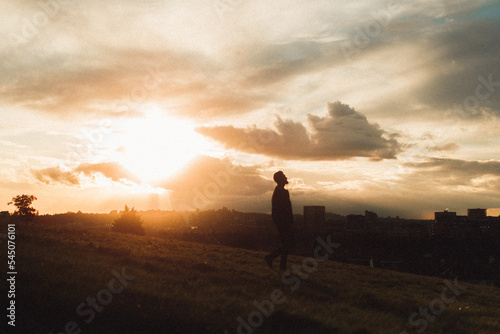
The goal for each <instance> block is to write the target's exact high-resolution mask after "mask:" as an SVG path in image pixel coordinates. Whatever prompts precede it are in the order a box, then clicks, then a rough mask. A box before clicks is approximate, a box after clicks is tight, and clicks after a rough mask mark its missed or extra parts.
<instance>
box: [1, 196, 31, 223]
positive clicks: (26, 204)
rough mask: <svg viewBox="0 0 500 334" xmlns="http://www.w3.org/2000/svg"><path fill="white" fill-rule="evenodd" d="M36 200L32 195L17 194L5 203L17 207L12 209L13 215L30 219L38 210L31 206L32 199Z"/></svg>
mask: <svg viewBox="0 0 500 334" xmlns="http://www.w3.org/2000/svg"><path fill="white" fill-rule="evenodd" d="M35 200H37V198H36V197H35V196H34V195H24V194H23V195H17V196H15V197H12V202H9V203H7V205H10V204H14V206H15V207H16V208H17V210H16V211H14V216H19V217H21V218H22V219H24V220H26V221H31V220H33V218H35V215H37V214H38V211H36V209H35V208H34V207H32V206H31V204H32V203H33V201H35Z"/></svg>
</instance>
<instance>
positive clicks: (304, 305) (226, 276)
mask: <svg viewBox="0 0 500 334" xmlns="http://www.w3.org/2000/svg"><path fill="white" fill-rule="evenodd" d="M17 247H18V254H17V262H18V266H17V270H18V273H19V274H18V278H17V279H18V285H17V289H18V294H17V304H18V312H22V314H21V313H18V316H22V323H23V324H25V325H26V328H27V329H28V330H30V331H31V332H34V333H49V332H51V331H52V332H53V333H54V334H56V333H59V332H63V331H64V326H65V324H66V323H67V322H68V321H75V322H76V323H77V324H78V326H79V328H80V329H82V333H212V332H213V333H224V330H226V329H227V331H228V332H229V333H231V334H233V333H236V332H237V327H238V322H237V320H236V319H237V318H238V317H239V316H241V317H242V318H243V319H247V318H248V315H249V314H250V313H251V312H253V311H255V310H256V308H255V306H254V305H253V301H254V300H257V301H259V302H260V301H262V300H264V299H269V298H270V295H271V292H272V291H273V290H275V289H280V290H281V291H282V292H283V293H284V295H285V297H286V299H287V300H286V302H285V303H284V304H282V305H279V306H276V308H275V310H274V312H273V314H272V315H271V316H270V317H269V318H266V319H265V321H264V323H263V325H262V326H260V327H259V328H258V329H255V330H254V333H358V334H361V333H384V334H385V333H400V332H401V331H403V330H404V329H405V328H406V329H408V328H409V324H408V318H409V316H410V314H412V313H413V312H415V311H417V310H418V308H419V307H428V305H429V303H430V302H431V301H432V300H434V299H436V298H439V297H440V294H441V291H442V289H443V287H444V285H443V281H442V280H441V279H439V278H428V277H421V276H415V275H409V274H403V273H397V272H392V271H386V270H379V269H371V268H367V267H359V266H353V265H345V264H339V263H335V262H320V263H319V265H318V268H317V270H316V271H314V272H312V273H311V274H310V277H309V278H308V279H306V280H301V284H300V286H299V287H298V289H297V290H296V291H294V292H292V291H291V289H290V288H291V286H292V284H284V283H283V282H281V279H280V278H279V276H278V274H277V273H275V272H272V271H270V270H269V269H268V268H267V267H266V266H265V264H264V263H263V260H262V257H263V255H264V253H262V252H257V251H248V250H242V249H235V248H228V247H224V246H218V245H203V244H196V243H187V242H180V241H175V240H161V239H155V238H151V237H141V236H131V235H121V234H117V233H112V232H107V231H97V230H84V229H81V228H79V229H70V228H64V227H49V226H41V225H39V226H33V225H30V226H29V227H28V226H27V225H22V224H18V226H17ZM302 260H303V258H299V257H291V258H290V263H291V264H294V263H301V262H302ZM122 268H126V270H125V271H126V273H127V274H131V275H134V276H135V279H134V280H132V281H131V282H130V284H129V285H128V286H127V287H126V288H125V289H124V291H123V292H122V293H119V294H116V295H113V300H112V301H111V302H110V304H109V305H106V306H104V310H103V311H102V312H100V313H97V314H96V317H95V319H94V320H93V321H92V322H90V324H87V323H85V322H84V320H85V319H86V318H87V316H84V317H82V316H79V315H77V313H76V311H75V309H76V307H77V306H78V305H79V304H80V303H82V302H84V301H85V299H86V298H87V297H95V296H96V295H97V293H98V292H99V291H100V290H102V289H105V288H107V286H108V282H109V281H110V280H111V279H112V278H113V275H112V273H111V271H112V269H116V270H117V271H119V272H121V270H122ZM499 305H500V289H498V288H488V287H479V286H473V285H467V288H466V290H465V291H464V292H463V294H462V295H460V296H459V297H458V298H457V300H456V301H455V302H454V303H451V304H446V308H445V310H444V312H443V313H442V314H440V315H438V316H437V317H436V319H435V321H433V322H429V323H428V324H429V327H428V328H427V331H426V332H427V333H454V334H457V333H458V334H460V333H499V332H500V324H499V320H498V319H500V308H499ZM418 319H421V317H418ZM19 325H20V323H19ZM244 332H245V331H244ZM412 332H414V331H412Z"/></svg>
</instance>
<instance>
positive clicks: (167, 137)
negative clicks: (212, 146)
mask: <svg viewBox="0 0 500 334" xmlns="http://www.w3.org/2000/svg"><path fill="white" fill-rule="evenodd" d="M121 136H122V137H121V140H120V143H119V144H120V149H119V158H118V160H119V162H120V164H121V165H122V166H123V167H125V168H126V169H127V170H129V171H130V172H132V173H133V174H134V175H135V176H137V177H138V178H139V179H140V180H141V181H142V182H144V183H148V182H153V181H160V180H162V179H165V178H168V177H169V176H171V175H173V174H174V173H175V172H177V171H179V170H180V169H181V168H182V167H183V166H185V165H186V164H187V163H188V162H189V161H190V160H191V159H193V158H194V157H196V156H197V155H200V154H203V151H204V149H205V148H206V147H207V144H208V143H207V141H206V140H205V139H204V138H203V137H202V136H201V135H200V134H198V133H197V132H195V130H194V125H193V124H190V123H189V122H187V121H183V120H180V119H176V118H173V117H167V116H164V115H163V114H162V113H161V112H158V111H152V112H150V113H148V115H147V116H146V117H144V118H140V119H134V120H130V121H127V122H126V124H124V126H123V127H122V134H121Z"/></svg>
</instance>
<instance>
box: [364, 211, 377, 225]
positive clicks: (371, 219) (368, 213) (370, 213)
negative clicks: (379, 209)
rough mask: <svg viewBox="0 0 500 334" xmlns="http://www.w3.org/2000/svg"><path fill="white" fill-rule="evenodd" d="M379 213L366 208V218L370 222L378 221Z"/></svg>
mask: <svg viewBox="0 0 500 334" xmlns="http://www.w3.org/2000/svg"><path fill="white" fill-rule="evenodd" d="M377 218H378V216H377V214H376V213H375V212H373V211H367V210H365V220H366V221H367V222H370V223H376V222H377Z"/></svg>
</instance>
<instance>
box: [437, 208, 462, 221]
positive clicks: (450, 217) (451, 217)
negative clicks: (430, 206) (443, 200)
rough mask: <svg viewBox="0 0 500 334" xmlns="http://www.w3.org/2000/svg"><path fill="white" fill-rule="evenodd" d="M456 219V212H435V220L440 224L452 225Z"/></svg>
mask: <svg viewBox="0 0 500 334" xmlns="http://www.w3.org/2000/svg"><path fill="white" fill-rule="evenodd" d="M456 219H457V213H456V212H449V211H448V210H444V211H443V212H434V220H435V221H437V222H438V223H451V222H454V221H455V220H456Z"/></svg>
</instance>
